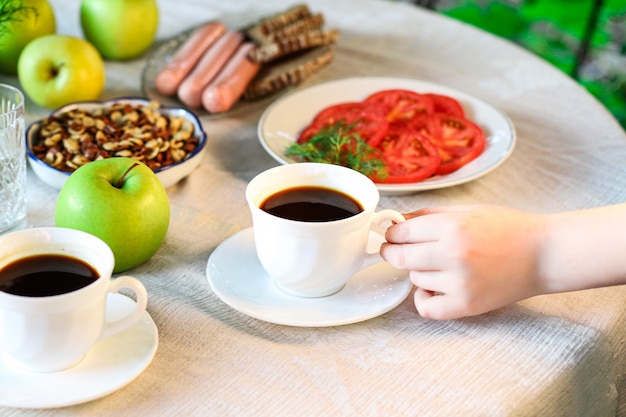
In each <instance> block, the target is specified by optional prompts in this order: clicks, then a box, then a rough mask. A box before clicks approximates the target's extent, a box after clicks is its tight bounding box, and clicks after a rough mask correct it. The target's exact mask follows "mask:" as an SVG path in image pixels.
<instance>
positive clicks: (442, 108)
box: [424, 93, 465, 117]
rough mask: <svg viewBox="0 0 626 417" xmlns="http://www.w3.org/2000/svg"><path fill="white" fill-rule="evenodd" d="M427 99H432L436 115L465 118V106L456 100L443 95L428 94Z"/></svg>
mask: <svg viewBox="0 0 626 417" xmlns="http://www.w3.org/2000/svg"><path fill="white" fill-rule="evenodd" d="M424 95H425V96H426V97H430V98H431V99H432V101H433V104H434V106H435V113H445V114H449V115H451V116H457V117H465V111H464V110H463V106H461V103H459V102H458V101H457V100H456V99H454V98H452V97H450V96H444V95H441V94H434V93H427V94H424Z"/></svg>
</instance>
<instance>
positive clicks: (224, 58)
mask: <svg viewBox="0 0 626 417" xmlns="http://www.w3.org/2000/svg"><path fill="white" fill-rule="evenodd" d="M243 38H244V36H243V33H241V32H239V31H237V30H230V31H228V32H226V34H224V35H222V37H221V38H219V39H218V40H217V42H215V43H214V44H213V45H211V46H209V48H208V49H207V50H206V51H205V52H204V55H202V58H201V59H200V61H198V63H197V64H196V66H195V67H194V69H193V70H192V71H191V73H190V74H189V75H187V77H185V79H184V80H183V82H182V83H181V84H180V87H178V98H179V99H180V101H182V102H183V103H184V104H186V105H187V106H189V107H201V106H202V91H203V90H204V88H205V87H206V86H207V85H209V83H210V82H211V81H212V80H213V79H214V78H215V76H216V75H217V74H218V73H219V72H220V70H221V69H222V68H223V67H224V65H226V63H227V62H228V60H229V59H230V57H231V56H232V55H233V54H234V53H235V51H236V50H237V48H238V47H239V45H241V43H242V42H243Z"/></svg>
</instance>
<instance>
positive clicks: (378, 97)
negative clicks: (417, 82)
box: [365, 90, 434, 122]
mask: <svg viewBox="0 0 626 417" xmlns="http://www.w3.org/2000/svg"><path fill="white" fill-rule="evenodd" d="M365 102H366V103H378V104H381V105H382V106H383V108H384V109H385V112H386V114H387V120H388V121H389V122H400V121H408V120H411V119H414V118H418V117H420V116H422V115H425V114H431V113H433V112H434V104H433V101H432V99H431V98H430V97H427V96H425V95H423V94H419V93H416V92H414V91H409V90H383V91H379V92H377V93H374V94H372V95H370V96H369V97H367V98H366V99H365Z"/></svg>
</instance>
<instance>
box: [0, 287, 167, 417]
mask: <svg viewBox="0 0 626 417" xmlns="http://www.w3.org/2000/svg"><path fill="white" fill-rule="evenodd" d="M124 304H126V305H127V306H126V308H130V307H131V304H135V301H134V300H132V299H131V298H129V297H127V296H125V295H122V294H118V293H109V294H108V296H107V317H110V315H111V314H113V311H114V309H120V308H124ZM139 327H140V328H141V329H140V330H142V331H138V330H139V329H138V328H139ZM129 332H132V333H129ZM133 335H135V336H133ZM129 337H130V339H131V341H132V342H133V343H135V344H136V345H137V346H139V345H140V344H143V345H144V346H145V348H144V349H142V350H141V352H137V353H136V354H135V355H134V356H133V357H132V358H131V359H132V360H130V361H129V360H128V358H124V359H125V360H124V361H123V362H120V365H119V367H117V368H116V369H115V370H112V369H108V370H107V371H106V373H107V374H111V375H112V372H115V371H117V372H116V374H115V375H123V374H125V373H126V374H127V375H126V376H125V377H124V378H122V379H120V378H108V381H110V383H109V384H106V383H105V384H103V383H102V380H101V379H99V380H98V382H97V383H95V384H93V385H94V389H93V390H86V391H85V390H72V389H71V387H72V386H73V384H82V383H83V382H85V380H86V379H87V378H86V374H89V373H90V368H93V367H94V366H95V367H97V365H98V364H99V363H101V362H102V361H103V360H102V358H101V359H97V358H94V357H89V356H85V358H83V360H81V362H79V363H78V364H76V365H74V366H73V367H71V368H69V369H66V370H64V371H59V372H53V373H37V372H31V371H27V370H23V369H20V368H19V367H18V366H17V365H15V364H13V363H12V362H11V360H10V359H9V358H6V357H3V355H2V354H0V372H2V373H4V372H7V371H8V372H10V375H15V376H18V377H19V380H18V381H17V382H18V383H23V384H24V386H23V389H24V390H30V391H32V389H33V386H35V387H36V385H33V382H34V381H36V380H39V381H40V382H42V383H43V382H45V383H46V384H47V383H54V384H59V386H63V391H62V392H64V393H66V394H67V395H65V396H62V397H58V396H56V397H55V396H53V395H50V394H48V395H42V393H41V392H40V391H36V392H34V393H31V394H29V395H25V396H20V397H19V398H18V399H17V400H16V399H15V398H12V395H7V396H6V397H5V398H2V396H0V407H10V408H22V409H55V408H62V407H69V406H73V405H78V404H83V403H87V402H90V401H94V400H97V399H100V398H103V397H106V396H108V395H110V394H112V393H114V392H116V391H118V390H120V389H122V388H124V387H126V386H128V385H129V384H130V383H132V382H133V381H134V380H135V379H137V378H138V377H139V375H141V374H142V373H143V372H144V371H145V370H146V369H147V368H148V366H150V364H151V363H152V361H153V359H154V357H155V355H156V352H157V350H158V345H159V334H158V328H157V326H156V323H155V322H154V320H153V319H152V317H151V316H150V314H149V313H148V312H147V311H146V312H144V314H143V316H142V318H141V320H140V321H139V322H138V323H137V324H135V325H134V326H132V327H131V328H129V329H127V330H125V331H122V332H120V333H118V334H115V335H113V336H110V337H109V338H107V339H104V340H102V341H100V342H99V343H97V344H96V345H94V346H93V347H92V348H91V350H90V351H89V352H93V351H94V350H95V349H97V348H99V349H104V353H106V354H107V358H112V357H114V356H116V354H115V353H114V352H113V351H112V350H111V349H110V348H108V345H113V344H114V343H115V339H118V340H119V339H121V338H129ZM146 342H148V343H146ZM89 352H88V353H87V355H89ZM81 371H82V372H81ZM129 371H130V372H129ZM10 375H9V376H10ZM96 376H97V375H96ZM29 380H30V382H29ZM0 383H2V381H1V380H0ZM46 386H47V385H46ZM20 389H21V388H20ZM35 389H36V388H35ZM15 392H16V389H15V386H13V388H12V389H11V390H9V394H14V393H15ZM59 392H61V391H59V390H54V393H55V394H58V393H59ZM33 401H35V403H33Z"/></svg>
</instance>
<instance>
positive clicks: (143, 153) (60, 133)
mask: <svg viewBox="0 0 626 417" xmlns="http://www.w3.org/2000/svg"><path fill="white" fill-rule="evenodd" d="M158 108H159V103H158V102H155V101H150V102H149V103H148V105H146V106H144V105H135V106H134V105H132V104H130V103H122V102H120V103H114V104H112V105H110V106H105V107H101V108H97V109H94V110H92V111H87V110H81V109H74V110H69V111H67V112H63V113H59V114H56V115H53V116H50V117H48V118H47V119H45V120H43V122H42V125H41V128H40V129H39V132H38V133H39V134H38V137H37V139H36V140H35V143H34V144H33V153H34V154H35V156H36V157H37V158H39V159H41V160H42V161H44V162H45V163H47V164H49V165H51V166H53V167H55V168H57V169H59V170H61V171H65V172H73V171H74V170H76V169H77V168H78V167H80V166H82V165H84V164H86V163H87V162H90V161H94V160H97V159H104V158H109V157H115V156H125V157H131V158H135V159H137V160H140V161H142V162H144V163H145V164H146V165H147V166H148V167H150V168H151V169H152V170H153V171H154V170H157V169H159V168H162V167H165V166H167V165H170V164H173V163H176V162H180V161H182V160H184V159H186V158H187V157H188V156H189V155H191V154H192V153H193V152H194V150H195V149H196V148H197V146H198V142H199V139H198V138H197V137H195V136H194V133H195V132H194V125H193V124H192V123H191V122H190V121H189V120H187V119H185V118H182V117H172V116H167V115H164V114H161V113H159V111H158Z"/></svg>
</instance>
